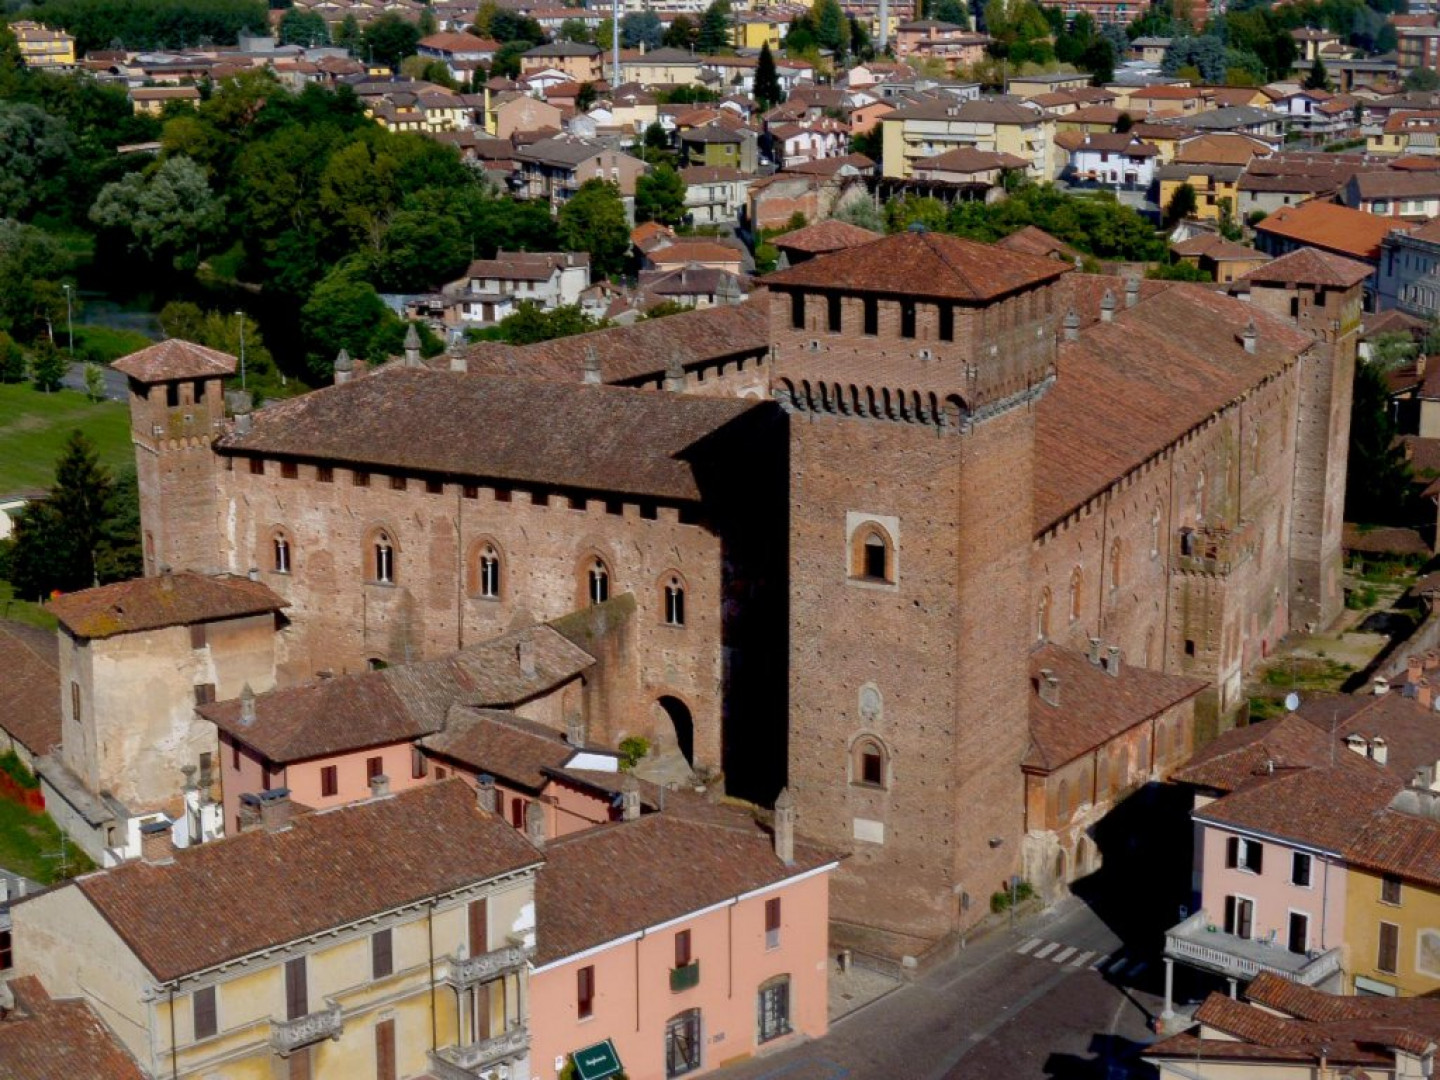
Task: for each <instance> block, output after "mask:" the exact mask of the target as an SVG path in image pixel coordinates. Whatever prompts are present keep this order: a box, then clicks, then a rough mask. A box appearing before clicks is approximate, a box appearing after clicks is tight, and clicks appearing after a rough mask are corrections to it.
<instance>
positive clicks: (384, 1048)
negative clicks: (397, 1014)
mask: <svg viewBox="0 0 1440 1080" xmlns="http://www.w3.org/2000/svg"><path fill="white" fill-rule="evenodd" d="M375 1080H395V1021H394V1020H382V1021H380V1023H378V1024H376V1025H375Z"/></svg>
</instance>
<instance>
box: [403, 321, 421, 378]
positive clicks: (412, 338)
mask: <svg viewBox="0 0 1440 1080" xmlns="http://www.w3.org/2000/svg"><path fill="white" fill-rule="evenodd" d="M405 366H406V367H409V368H417V367H419V366H420V335H419V334H418V333H416V331H415V324H414V323H411V324H410V328H409V329H408V330H406V331H405Z"/></svg>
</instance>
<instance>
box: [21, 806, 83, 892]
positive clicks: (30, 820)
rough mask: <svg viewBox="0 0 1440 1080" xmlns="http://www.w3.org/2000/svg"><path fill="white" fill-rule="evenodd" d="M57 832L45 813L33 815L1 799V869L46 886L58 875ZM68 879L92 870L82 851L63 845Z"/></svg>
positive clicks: (58, 835) (53, 823)
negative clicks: (67, 864) (67, 863)
mask: <svg viewBox="0 0 1440 1080" xmlns="http://www.w3.org/2000/svg"><path fill="white" fill-rule="evenodd" d="M59 853H60V830H59V829H58V828H57V827H56V825H55V822H53V821H51V820H50V816H49V815H48V814H32V813H31V812H30V811H29V810H26V809H25V808H24V807H23V806H21V805H20V804H19V803H13V802H11V801H10V800H9V799H0V866H3V867H4V868H5V869H6V870H9V871H11V872H12V873H16V874H19V875H20V876H21V877H27V878H29V879H30V880H31V881H38V882H40V883H41V884H42V885H49V884H51V883H52V882H55V881H59V880H60V879H61V877H63V876H64V874H62V873H61V860H60V858H59ZM65 856H66V859H67V860H68V862H69V866H68V868H67V870H68V873H69V874H70V876H74V875H75V874H79V873H84V872H85V871H87V870H90V869H92V868H93V864H92V863H91V862H90V860H89V859H88V858H86V857H85V854H84V852H82V851H81V850H80V849H79V848H77V847H76V846H75V845H74V844H70V843H67V844H66V845H65Z"/></svg>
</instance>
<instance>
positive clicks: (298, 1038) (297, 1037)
mask: <svg viewBox="0 0 1440 1080" xmlns="http://www.w3.org/2000/svg"><path fill="white" fill-rule="evenodd" d="M343 1027H344V1021H343V1018H342V1017H341V1013H340V1006H339V1005H329V1006H327V1007H326V1008H324V1009H321V1010H320V1011H319V1012H313V1013H306V1014H305V1015H304V1016H301V1017H297V1018H296V1019H294V1020H275V1019H272V1020H271V1021H270V1045H271V1046H272V1047H274V1049H275V1052H276V1053H277V1054H279V1055H280V1056H281V1057H288V1056H289V1055H290V1054H291V1053H292V1052H294V1051H296V1050H299V1049H300V1048H301V1047H302V1046H309V1045H310V1044H311V1043H317V1042H320V1041H321V1040H322V1039H338V1038H340V1032H341V1029H342V1028H343Z"/></svg>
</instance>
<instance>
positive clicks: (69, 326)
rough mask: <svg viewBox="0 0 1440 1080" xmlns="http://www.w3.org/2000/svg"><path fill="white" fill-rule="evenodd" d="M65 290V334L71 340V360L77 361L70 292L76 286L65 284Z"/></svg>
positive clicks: (63, 287) (62, 286) (63, 286)
mask: <svg viewBox="0 0 1440 1080" xmlns="http://www.w3.org/2000/svg"><path fill="white" fill-rule="evenodd" d="M60 287H61V288H62V289H64V290H65V332H66V334H68V335H69V338H70V359H71V360H74V359H75V320H74V319H73V318H72V317H71V307H70V290H71V289H73V288H74V287H75V286H73V285H70V284H68V283H67V284H64V285H61V286H60Z"/></svg>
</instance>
